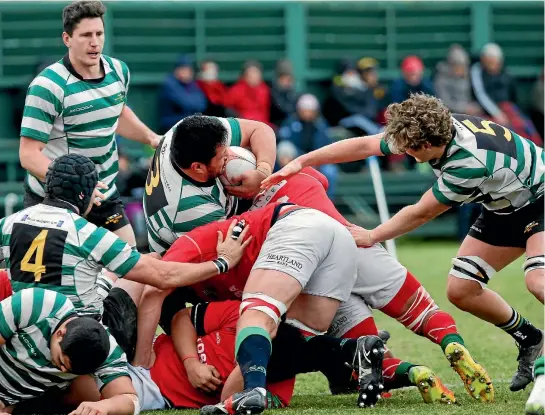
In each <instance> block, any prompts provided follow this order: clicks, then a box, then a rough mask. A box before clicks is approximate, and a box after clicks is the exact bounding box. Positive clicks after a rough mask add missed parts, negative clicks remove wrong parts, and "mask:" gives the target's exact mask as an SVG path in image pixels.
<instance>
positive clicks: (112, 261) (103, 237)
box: [70, 215, 140, 277]
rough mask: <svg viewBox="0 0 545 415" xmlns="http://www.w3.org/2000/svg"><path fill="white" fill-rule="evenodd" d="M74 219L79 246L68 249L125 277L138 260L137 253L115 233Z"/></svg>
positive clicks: (138, 255) (82, 220) (85, 221)
mask: <svg viewBox="0 0 545 415" xmlns="http://www.w3.org/2000/svg"><path fill="white" fill-rule="evenodd" d="M76 218H77V219H76ZM74 219H75V221H74V222H75V225H76V229H78V238H79V246H78V247H70V248H71V249H75V250H76V253H75V255H77V256H79V257H81V258H83V259H90V260H91V261H93V262H95V263H97V264H99V265H101V266H103V267H105V268H106V269H107V270H108V271H110V272H113V273H114V274H116V275H117V276H118V277H123V276H125V274H127V273H128V272H129V271H130V270H131V269H133V267H134V266H135V265H136V263H137V262H138V260H139V259H140V253H139V252H138V251H136V250H134V249H132V248H131V247H130V246H129V244H127V243H126V242H125V241H123V240H122V239H121V238H119V237H118V236H117V235H116V234H115V233H113V232H110V231H108V230H107V229H104V228H98V227H97V226H96V225H93V224H92V223H90V222H88V221H87V220H85V219H83V218H80V217H77V216H76V215H74ZM72 255H74V253H72Z"/></svg>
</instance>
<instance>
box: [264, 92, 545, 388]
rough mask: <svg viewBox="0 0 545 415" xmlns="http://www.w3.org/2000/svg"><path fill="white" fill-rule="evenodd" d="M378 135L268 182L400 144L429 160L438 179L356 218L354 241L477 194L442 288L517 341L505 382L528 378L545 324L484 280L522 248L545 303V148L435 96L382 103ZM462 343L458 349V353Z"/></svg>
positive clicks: (396, 231)
mask: <svg viewBox="0 0 545 415" xmlns="http://www.w3.org/2000/svg"><path fill="white" fill-rule="evenodd" d="M387 120H388V123H387V126H386V130H385V132H384V133H382V134H378V135H375V136H371V137H356V138H352V139H349V140H345V141H342V142H338V143H335V144H331V145H329V146H326V147H322V148H321V149H319V150H316V151H313V152H311V153H308V154H305V155H303V156H301V157H299V158H297V159H295V160H294V161H292V162H291V163H289V164H288V165H286V166H285V167H284V168H283V169H282V170H280V171H279V172H277V173H275V174H274V175H272V176H270V177H269V178H268V179H266V180H265V181H264V182H263V187H268V186H271V185H273V184H275V183H278V182H279V181H281V180H283V179H285V178H287V177H290V176H291V175H293V174H295V173H296V172H298V171H299V170H301V169H302V168H303V167H306V166H316V165H321V164H328V163H341V162H348V161H355V160H361V159H365V158H367V157H370V156H382V155H388V154H391V153H399V154H402V153H405V154H408V155H409V156H412V157H414V158H415V159H416V161H418V162H429V163H430V165H431V167H432V168H433V170H434V172H435V174H436V175H437V177H438V179H437V182H436V183H435V184H434V186H433V188H432V189H429V190H428V191H427V192H426V193H425V194H424V195H423V196H422V198H421V199H420V200H419V201H418V202H417V203H416V204H414V205H411V206H407V207H405V208H403V209H402V210H401V211H399V212H398V213H397V214H396V215H394V216H393V217H392V218H391V219H390V220H388V221H387V222H385V223H383V224H381V225H379V226H378V227H376V228H375V229H373V230H366V229H363V228H360V227H358V226H352V227H351V232H352V235H353V236H354V238H355V239H356V242H357V243H358V245H360V246H369V245H373V244H374V243H376V242H382V241H385V240H388V239H393V238H396V237H398V236H400V235H403V234H405V233H407V232H410V231H411V230H413V229H416V228H417V227H419V226H421V225H422V224H424V223H426V222H429V221H431V220H432V219H433V218H435V217H436V216H438V215H440V214H441V213H443V212H445V211H446V210H448V209H449V208H451V207H453V206H458V205H460V204H462V203H480V204H482V206H483V208H484V209H483V213H482V214H481V216H480V217H479V218H478V219H477V221H476V222H475V223H474V224H473V226H472V227H471V230H470V231H469V234H468V235H467V236H466V238H465V239H464V241H463V242H462V245H461V247H460V249H459V251H458V254H457V256H456V257H455V258H454V259H453V261H452V264H453V267H452V269H451V271H450V273H449V277H448V285H447V294H448V297H449V300H450V301H451V302H452V303H453V304H454V305H456V306H457V307H458V308H460V309H462V310H464V311H467V312H470V313H471V314H473V315H475V316H477V317H479V318H481V319H483V320H485V321H488V322H490V323H492V324H494V325H496V326H497V327H499V328H500V329H502V330H504V331H505V332H506V333H508V334H509V335H511V336H512V337H513V339H514V340H515V341H516V343H517V346H518V347H519V349H520V352H519V357H518V360H519V366H518V370H517V372H516V373H515V375H514V376H513V379H512V382H511V386H510V389H511V390H512V391H517V390H520V389H523V388H524V387H525V386H526V385H527V384H528V383H530V382H531V381H532V364H533V362H534V361H535V360H536V359H537V358H538V357H539V356H540V351H541V349H542V347H543V332H542V331H541V330H540V329H538V328H536V327H535V326H533V325H532V324H531V323H530V322H529V321H528V320H526V319H525V318H524V317H522V316H521V315H520V314H519V313H518V312H517V311H516V310H514V309H513V308H512V307H510V306H509V305H508V304H507V303H506V302H505V300H504V299H503V298H501V297H500V296H499V295H498V294H497V293H495V292H494V291H492V290H490V289H488V288H487V286H486V285H487V283H488V281H489V280H490V279H491V278H492V277H493V275H494V274H495V273H496V272H497V271H500V270H501V269H503V268H504V267H506V266H507V265H508V264H510V263H511V262H513V261H514V260H515V259H517V258H519V257H520V256H521V255H522V254H524V253H526V261H525V262H524V274H525V281H526V286H527V287H528V290H529V291H530V292H531V293H532V294H534V296H535V297H536V298H537V299H538V300H539V301H541V303H543V295H544V281H545V257H544V254H545V246H544V239H543V222H544V219H543V210H544V209H543V200H544V198H543V190H544V183H543V179H544V164H545V156H544V153H543V149H542V148H540V147H538V146H536V145H535V144H534V143H532V142H531V141H529V140H527V139H525V138H524V137H521V136H519V135H517V134H515V133H514V132H512V131H511V130H509V129H507V128H505V127H503V126H501V125H498V124H495V123H493V122H491V121H488V120H483V119H480V118H477V117H472V116H469V115H463V114H451V113H450V112H449V110H448V109H447V108H446V107H445V106H444V105H443V103H442V102H441V101H440V100H439V99H437V98H434V97H431V96H427V95H423V94H418V95H413V96H411V97H410V98H409V99H407V100H406V101H403V102H402V103H399V104H392V105H390V106H389V107H388V110H387ZM464 353H466V352H465V350H459V354H460V357H461V358H462V357H463V355H464Z"/></svg>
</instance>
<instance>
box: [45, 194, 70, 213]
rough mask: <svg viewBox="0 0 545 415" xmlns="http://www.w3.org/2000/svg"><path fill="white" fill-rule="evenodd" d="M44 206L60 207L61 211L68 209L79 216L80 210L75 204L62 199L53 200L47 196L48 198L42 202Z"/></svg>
mask: <svg viewBox="0 0 545 415" xmlns="http://www.w3.org/2000/svg"><path fill="white" fill-rule="evenodd" d="M42 205H46V206H53V207H58V208H61V209H68V210H69V211H71V212H74V213H76V214H78V215H79V210H78V208H77V207H75V206H74V205H73V204H71V203H68V202H65V201H64V200H61V199H56V198H55V199H51V198H49V197H47V196H46V198H45V199H44V201H43V202H42Z"/></svg>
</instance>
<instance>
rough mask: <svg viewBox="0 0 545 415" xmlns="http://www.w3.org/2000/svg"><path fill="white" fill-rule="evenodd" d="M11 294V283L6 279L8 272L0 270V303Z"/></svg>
mask: <svg viewBox="0 0 545 415" xmlns="http://www.w3.org/2000/svg"><path fill="white" fill-rule="evenodd" d="M12 294H13V292H12V290H11V281H10V280H9V277H8V272H7V271H6V270H4V269H2V270H0V301H2V300H4V299H6V298H8V297H9V296H11V295H12Z"/></svg>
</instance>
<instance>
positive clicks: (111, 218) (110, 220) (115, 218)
mask: <svg viewBox="0 0 545 415" xmlns="http://www.w3.org/2000/svg"><path fill="white" fill-rule="evenodd" d="M122 218H123V215H122V214H121V213H114V214H113V215H112V216H108V218H107V219H106V223H105V225H109V224H110V223H114V224H115V223H117V222H119V221H120V220H121V219H122Z"/></svg>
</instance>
